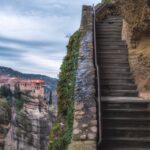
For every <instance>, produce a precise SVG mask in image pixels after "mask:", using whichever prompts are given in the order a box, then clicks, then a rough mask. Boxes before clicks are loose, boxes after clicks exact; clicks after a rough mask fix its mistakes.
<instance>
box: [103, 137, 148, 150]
mask: <svg viewBox="0 0 150 150" xmlns="http://www.w3.org/2000/svg"><path fill="white" fill-rule="evenodd" d="M102 147H104V150H105V149H107V148H121V147H123V148H128V147H130V148H134V150H137V148H139V147H141V148H142V149H141V150H144V149H143V148H149V147H150V138H145V137H144V138H143V137H141V138H105V139H104V140H103V146H102Z"/></svg>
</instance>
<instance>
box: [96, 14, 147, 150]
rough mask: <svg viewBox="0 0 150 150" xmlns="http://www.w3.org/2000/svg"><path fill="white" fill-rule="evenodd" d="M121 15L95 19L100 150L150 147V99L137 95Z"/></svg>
mask: <svg viewBox="0 0 150 150" xmlns="http://www.w3.org/2000/svg"><path fill="white" fill-rule="evenodd" d="M121 31H122V18H121V17H119V16H108V17H107V18H106V19H104V20H102V21H97V22H96V40H97V58H98V64H99V66H100V79H101V95H102V104H101V105H102V106H101V108H102V144H101V145H100V146H99V148H98V149H99V150H150V102H149V101H146V100H143V99H141V98H139V97H138V91H137V87H136V85H135V83H134V79H133V77H132V73H131V72H130V66H129V62H128V48H127V45H126V43H125V42H124V41H122V40H121Z"/></svg>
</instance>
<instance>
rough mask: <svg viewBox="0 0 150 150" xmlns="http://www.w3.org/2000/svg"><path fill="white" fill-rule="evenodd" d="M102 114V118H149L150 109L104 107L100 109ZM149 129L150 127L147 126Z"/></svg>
mask: <svg viewBox="0 0 150 150" xmlns="http://www.w3.org/2000/svg"><path fill="white" fill-rule="evenodd" d="M102 116H103V117H104V118H110V117H111V118H112V117H113V118H115V117H119V118H122V117H128V118H130V117H131V118H136V117H137V118H142V117H143V118H144V117H149V118H150V109H149V110H147V109H123V108H122V109H119V108H118V109H114V108H105V109H103V110H102ZM149 129H150V128H149Z"/></svg>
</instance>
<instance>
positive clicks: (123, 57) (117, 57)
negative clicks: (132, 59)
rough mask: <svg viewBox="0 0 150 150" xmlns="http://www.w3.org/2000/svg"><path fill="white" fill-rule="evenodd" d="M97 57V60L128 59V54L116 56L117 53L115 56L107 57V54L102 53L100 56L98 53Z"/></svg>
mask: <svg viewBox="0 0 150 150" xmlns="http://www.w3.org/2000/svg"><path fill="white" fill-rule="evenodd" d="M97 57H98V59H110V60H111V59H128V54H118V53H116V54H113V53H112V54H110V55H108V54H105V53H103V54H101V53H99V54H98V55H97ZM114 69H116V68H114Z"/></svg>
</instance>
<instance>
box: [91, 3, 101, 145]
mask: <svg viewBox="0 0 150 150" xmlns="http://www.w3.org/2000/svg"><path fill="white" fill-rule="evenodd" d="M93 36H94V37H93V39H94V41H93V44H94V58H95V68H96V76H97V104H98V106H97V107H98V145H100V143H101V141H102V125H101V124H102V121H101V88H100V76H99V75H100V71H99V66H98V60H97V44H96V10H95V6H93Z"/></svg>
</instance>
